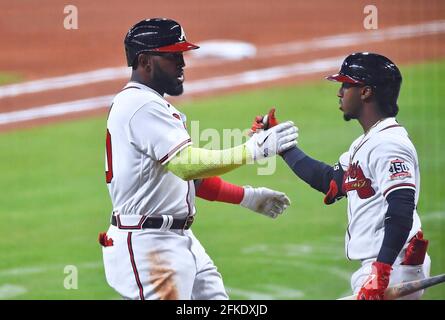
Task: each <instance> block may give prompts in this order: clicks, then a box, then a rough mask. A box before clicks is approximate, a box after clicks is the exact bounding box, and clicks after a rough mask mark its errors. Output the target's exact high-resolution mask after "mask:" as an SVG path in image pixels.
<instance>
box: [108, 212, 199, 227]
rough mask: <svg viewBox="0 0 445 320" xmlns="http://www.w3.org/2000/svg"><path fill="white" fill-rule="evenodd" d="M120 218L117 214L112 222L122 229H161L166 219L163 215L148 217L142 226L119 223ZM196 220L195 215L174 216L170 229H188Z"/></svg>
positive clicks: (112, 218)
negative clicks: (180, 217) (128, 225)
mask: <svg viewBox="0 0 445 320" xmlns="http://www.w3.org/2000/svg"><path fill="white" fill-rule="evenodd" d="M117 220H118V219H117V218H116V216H115V215H113V216H112V217H111V224H112V225H113V226H115V227H118V228H120V229H160V228H161V227H162V225H163V224H164V219H163V218H162V217H148V218H146V219H145V221H144V223H143V224H142V225H141V226H137V227H125V226H122V225H121V224H120V223H119V224H118V221H117ZM194 220H195V217H194V216H188V217H186V218H182V219H179V218H173V223H172V224H171V226H170V228H168V229H179V230H187V229H189V228H190V227H191V225H192V223H193V221H194Z"/></svg>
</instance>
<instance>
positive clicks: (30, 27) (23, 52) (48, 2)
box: [0, 0, 445, 131]
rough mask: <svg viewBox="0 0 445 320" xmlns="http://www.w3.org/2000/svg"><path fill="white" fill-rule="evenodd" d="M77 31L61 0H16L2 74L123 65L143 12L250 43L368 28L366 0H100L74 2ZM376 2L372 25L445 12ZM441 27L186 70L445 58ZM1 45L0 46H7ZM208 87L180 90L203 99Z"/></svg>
mask: <svg viewBox="0 0 445 320" xmlns="http://www.w3.org/2000/svg"><path fill="white" fill-rule="evenodd" d="M73 4H74V5H76V7H77V8H78V13H79V16H78V17H79V20H78V21H79V29H77V30H65V29H64V25H63V21H64V18H65V14H64V13H63V9H64V5H65V4H60V2H58V1H55V0H43V1H39V5H38V6H36V5H35V4H34V5H30V4H29V2H25V1H19V2H14V3H8V4H7V5H4V7H5V8H4V11H3V13H4V14H3V16H2V20H1V21H0V30H1V34H2V37H3V43H4V44H5V45H4V46H3V47H2V50H1V51H0V72H12V73H18V74H20V75H22V76H23V78H24V79H25V80H33V79H41V78H47V77H54V76H63V75H67V74H71V73H77V72H85V71H90V70H95V69H99V68H107V67H119V66H125V57H124V49H123V45H122V42H123V37H124V35H125V32H126V31H127V30H128V28H129V27H130V26H131V25H132V24H134V23H135V22H136V21H138V20H140V19H142V18H147V17H170V18H173V19H176V20H177V21H179V22H180V23H181V24H182V25H183V26H184V28H185V30H186V33H187V36H188V39H189V40H190V41H192V42H198V43H199V42H201V41H205V40H210V39H230V40H240V41H245V42H248V43H252V44H254V45H255V46H256V47H257V48H258V50H260V49H261V48H265V47H270V46H272V45H274V44H281V45H282V47H283V49H285V48H286V44H288V43H292V42H295V41H300V42H301V41H305V40H307V41H309V40H311V39H314V38H319V37H322V36H330V35H336V34H344V33H352V32H364V33H365V32H371V31H367V30H365V29H364V27H363V19H364V18H365V14H364V13H363V9H364V7H365V6H366V5H367V4H369V1H355V0H340V1H335V3H334V2H333V1H328V0H315V1H297V0H275V1H272V0H256V1H246V0H236V1H235V0H226V1H224V2H222V1H215V2H213V1H212V2H211V1H201V0H191V1H180V2H179V1H170V0H168V1H147V0H145V1H140V0H137V1H131V5H129V2H123V1H116V0H112V1H103V2H102V3H99V2H98V1H95V2H91V1H86V0H78V1H75V3H73ZM373 4H374V5H375V6H376V7H377V9H378V27H379V29H385V28H389V27H393V26H400V25H408V24H416V23H421V22H428V21H435V20H436V21H437V20H443V19H445V1H442V0H434V1H428V2H427V3H424V2H422V1H412V0H409V1H406V0H403V1H400V0H397V1H391V2H388V1H374V2H373ZM443 43H445V33H439V34H431V35H422V36H417V37H407V38H403V37H402V38H400V39H396V40H394V41H376V42H373V43H369V44H368V43H361V44H351V45H347V46H345V45H343V46H339V47H335V45H333V46H331V47H329V48H324V49H320V50H311V49H310V48H309V49H306V50H304V51H301V52H291V53H288V54H283V55H277V56H272V55H271V56H262V57H253V58H248V59H243V60H240V61H220V62H219V63H214V64H212V65H206V64H202V65H201V66H199V65H196V66H191V67H189V68H188V69H186V77H187V81H193V80H199V79H207V78H211V77H219V76H223V75H233V74H235V73H240V72H244V71H247V70H257V69H262V68H270V67H274V66H282V65H288V64H292V63H298V62H309V61H313V60H314V59H321V58H328V57H336V56H345V55H347V54H349V53H350V52H353V51H375V52H381V53H384V54H385V55H388V56H390V57H391V58H392V59H393V60H395V61H396V62H397V63H407V62H408V63H410V62H417V61H424V60H430V59H437V58H443V57H445V45H443ZM6 44H7V45H6ZM319 77H320V73H313V74H310V75H308V74H306V75H296V76H291V77H287V78H285V79H277V80H274V81H268V82H264V83H255V84H253V85H244V86H241V87H232V88H228V89H222V90H217V93H220V92H224V91H232V90H242V89H245V88H251V87H263V86H270V85H276V84H278V83H280V84H281V83H294V82H296V81H304V80H306V79H309V78H313V79H316V78H319ZM125 82H126V80H125V79H110V81H101V82H97V83H91V84H86V85H77V86H73V87H69V88H65V89H55V90H45V91H41V92H36V93H32V94H20V95H16V96H11V97H3V98H1V97H0V113H5V112H11V111H15V110H22V109H30V108H34V107H36V106H44V105H49V104H55V103H60V102H65V101H72V100H79V99H85V98H90V97H96V96H102V95H109V94H113V93H115V92H116V91H117V90H119V88H120V87H122V85H123V84H124V83H125ZM209 94H214V92H213V91H212V92H210V91H209V92H208V93H206V92H200V93H199V94H193V95H188V94H187V93H186V94H185V95H184V97H183V98H184V99H187V97H190V96H195V95H196V96H206V95H209ZM105 108H106V106H104V109H103V110H99V111H98V110H94V111H87V112H82V113H79V114H73V115H70V116H69V117H68V118H73V117H75V118H77V117H79V116H86V115H90V114H97V113H98V112H104V110H105ZM65 118H66V116H60V117H55V118H52V119H41V120H37V121H36V120H34V121H28V122H24V123H12V124H3V125H0V131H4V130H9V129H11V128H19V127H26V126H29V125H34V124H36V123H47V122H51V121H56V120H57V121H59V120H60V119H65Z"/></svg>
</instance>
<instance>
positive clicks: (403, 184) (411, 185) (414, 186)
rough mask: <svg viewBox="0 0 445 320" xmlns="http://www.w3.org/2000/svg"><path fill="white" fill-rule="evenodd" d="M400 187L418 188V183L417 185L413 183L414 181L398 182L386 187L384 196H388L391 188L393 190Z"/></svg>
mask: <svg viewBox="0 0 445 320" xmlns="http://www.w3.org/2000/svg"><path fill="white" fill-rule="evenodd" d="M399 187H413V188H414V189H415V188H416V185H415V184H412V183H401V184H397V185H395V186H392V187H389V188H388V189H386V190H385V192H383V196H384V197H386V194H387V193H388V192H389V191H391V190H393V189H395V188H399Z"/></svg>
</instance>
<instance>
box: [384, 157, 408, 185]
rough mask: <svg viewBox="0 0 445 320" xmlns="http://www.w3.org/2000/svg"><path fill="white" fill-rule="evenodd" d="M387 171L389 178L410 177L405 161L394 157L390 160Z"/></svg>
mask: <svg viewBox="0 0 445 320" xmlns="http://www.w3.org/2000/svg"><path fill="white" fill-rule="evenodd" d="M389 173H390V174H391V175H390V177H389V178H390V179H391V180H396V179H403V178H409V177H411V172H410V169H409V167H408V165H407V164H406V163H405V161H403V160H400V159H396V160H392V161H391V163H390V165H389Z"/></svg>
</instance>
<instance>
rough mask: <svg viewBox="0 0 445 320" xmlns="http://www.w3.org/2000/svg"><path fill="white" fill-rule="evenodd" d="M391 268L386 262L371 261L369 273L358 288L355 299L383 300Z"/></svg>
mask: <svg viewBox="0 0 445 320" xmlns="http://www.w3.org/2000/svg"><path fill="white" fill-rule="evenodd" d="M391 269H392V268H391V265H389V264H387V263H383V262H377V261H375V262H373V263H372V270H371V274H370V275H369V278H368V279H367V280H366V281H365V283H364V284H363V286H362V288H361V289H360V291H359V293H358V295H357V300H383V299H384V298H385V290H386V288H388V284H389V275H390V273H391Z"/></svg>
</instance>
